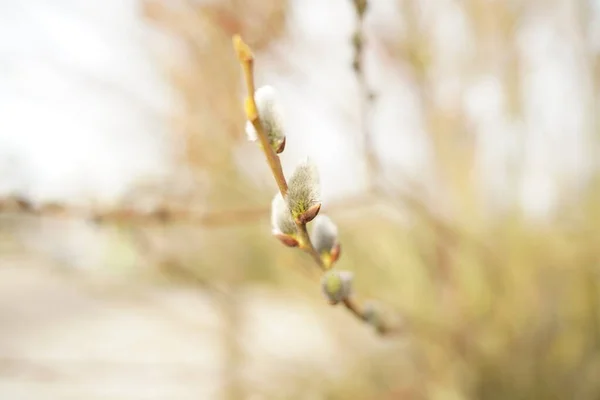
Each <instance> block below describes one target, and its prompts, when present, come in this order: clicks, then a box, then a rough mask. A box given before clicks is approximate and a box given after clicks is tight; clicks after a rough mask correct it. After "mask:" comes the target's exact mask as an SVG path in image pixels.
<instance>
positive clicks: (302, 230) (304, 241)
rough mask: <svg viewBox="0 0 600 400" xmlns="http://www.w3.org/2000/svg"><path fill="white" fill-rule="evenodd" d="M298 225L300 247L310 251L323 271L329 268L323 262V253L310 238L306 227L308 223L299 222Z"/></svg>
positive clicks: (307, 251)
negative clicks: (320, 252) (321, 253)
mask: <svg viewBox="0 0 600 400" xmlns="http://www.w3.org/2000/svg"><path fill="white" fill-rule="evenodd" d="M296 226H297V227H298V232H299V234H300V248H301V249H302V250H304V251H305V252H306V253H308V254H309V255H310V256H311V257H312V259H313V260H315V262H316V263H317V265H318V266H319V268H321V269H322V270H323V271H325V270H327V266H326V265H325V263H324V262H323V259H322V258H321V255H320V254H319V252H318V251H317V250H316V249H315V246H313V244H312V241H311V240H310V236H309V235H308V230H307V229H306V224H303V223H298V222H297V223H296Z"/></svg>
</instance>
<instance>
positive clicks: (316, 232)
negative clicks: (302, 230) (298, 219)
mask: <svg viewBox="0 0 600 400" xmlns="http://www.w3.org/2000/svg"><path fill="white" fill-rule="evenodd" d="M337 238H338V229H337V226H335V224H334V223H333V221H332V220H331V218H329V217H328V216H326V215H319V216H318V217H316V218H315V220H314V221H313V223H312V229H311V233H310V239H311V240H312V243H313V246H314V247H315V250H317V251H318V252H319V254H323V253H330V252H331V249H333V247H334V246H335V245H336V243H337Z"/></svg>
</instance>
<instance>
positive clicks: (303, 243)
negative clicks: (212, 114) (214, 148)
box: [233, 35, 394, 334]
mask: <svg viewBox="0 0 600 400" xmlns="http://www.w3.org/2000/svg"><path fill="white" fill-rule="evenodd" d="M233 46H234V48H235V50H236V52H237V56H238V60H239V62H240V65H241V67H242V71H243V73H244V78H245V81H246V87H247V90H248V95H247V98H246V103H245V111H246V117H247V118H248V120H249V121H250V122H251V123H252V125H253V126H254V129H255V130H256V133H257V136H258V139H259V141H260V144H261V147H262V150H263V151H264V153H265V156H266V158H267V161H268V163H269V167H270V168H271V172H272V174H273V177H274V178H275V181H276V182H277V185H278V186H279V191H280V192H281V195H282V196H284V198H285V195H286V193H287V181H286V180H285V176H284V174H283V170H282V168H281V162H280V160H279V157H278V156H277V154H275V152H274V151H273V149H272V147H271V145H270V143H269V140H268V138H267V135H266V133H265V131H264V129H263V127H262V124H261V122H260V116H259V115H258V111H257V106H256V102H255V99H254V93H255V90H256V88H255V84H254V70H253V65H254V56H253V55H252V51H251V49H250V47H249V46H248V45H247V44H246V43H244V41H243V40H242V38H241V37H240V36H239V35H236V36H234V37H233ZM296 225H297V228H298V233H299V247H300V249H302V250H303V251H305V252H306V253H308V254H309V255H310V256H311V257H312V258H313V260H314V261H315V263H316V264H317V266H318V267H319V268H320V269H321V270H322V271H327V270H329V269H330V268H331V267H332V265H331V263H330V262H327V263H326V262H325V261H324V260H323V258H322V257H321V255H320V254H319V253H318V252H317V251H316V250H315V247H314V245H313V243H312V241H311V239H310V236H309V234H308V230H307V227H306V222H304V221H298V220H296ZM341 303H342V304H344V306H345V307H346V309H347V310H348V311H349V312H350V313H352V314H353V315H354V316H355V317H356V318H358V319H359V320H361V321H364V322H368V323H371V321H369V316H368V315H367V313H366V310H365V308H364V307H361V306H360V304H359V303H358V302H357V301H356V300H355V299H354V298H353V297H351V296H347V297H346V298H345V299H343V300H342V301H341ZM332 304H333V303H332ZM376 328H377V331H378V333H380V334H386V333H390V332H392V331H394V330H393V329H390V327H389V326H388V325H387V324H385V323H378V324H376Z"/></svg>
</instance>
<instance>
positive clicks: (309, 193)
mask: <svg viewBox="0 0 600 400" xmlns="http://www.w3.org/2000/svg"><path fill="white" fill-rule="evenodd" d="M320 196H321V187H320V182H319V171H318V170H317V166H316V165H315V164H314V163H312V162H311V161H310V160H309V159H306V160H305V161H304V162H302V163H300V164H299V165H298V166H297V167H296V169H295V170H294V173H293V174H292V176H291V177H290V179H289V180H288V193H287V199H286V200H287V204H288V207H289V209H290V211H291V213H292V217H293V218H294V220H296V221H298V222H300V223H307V222H310V221H312V219H313V218H315V217H316V216H317V215H318V214H319V210H320V209H321V202H320Z"/></svg>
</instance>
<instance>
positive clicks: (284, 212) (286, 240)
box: [271, 193, 298, 247]
mask: <svg viewBox="0 0 600 400" xmlns="http://www.w3.org/2000/svg"><path fill="white" fill-rule="evenodd" d="M271 229H272V233H273V235H274V236H275V237H277V238H278V239H279V240H280V241H281V242H282V243H283V244H285V245H286V246H289V247H296V246H298V240H297V239H296V237H295V236H296V234H297V228H296V223H295V222H294V219H293V218H292V214H291V213H290V210H289V208H288V206H287V203H286V202H285V200H284V199H283V197H282V196H281V193H277V194H276V195H275V197H273V201H272V202H271Z"/></svg>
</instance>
